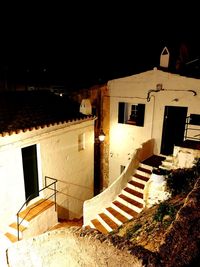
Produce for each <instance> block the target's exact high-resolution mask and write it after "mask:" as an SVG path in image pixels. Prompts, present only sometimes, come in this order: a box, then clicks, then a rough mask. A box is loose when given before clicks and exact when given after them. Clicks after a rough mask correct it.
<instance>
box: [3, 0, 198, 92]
mask: <svg viewBox="0 0 200 267" xmlns="http://www.w3.org/2000/svg"><path fill="white" fill-rule="evenodd" d="M63 2H64V1H63ZM129 2H130V1H129ZM196 10H198V9H197V8H195V7H194V6H193V7H191V9H190V7H188V5H187V6H184V5H183V4H180V5H177V7H175V6H174V4H173V5H172V4H170V3H167V2H165V4H163V6H158V4H156V3H155V4H154V3H151V4H149V3H148V5H147V4H146V3H145V2H144V1H143V2H141V4H140V6H139V5H138V6H134V3H129V4H125V3H124V2H123V4H120V3H119V4H116V3H115V5H114V6H111V5H108V4H104V3H103V2H102V1H95V3H93V4H92V3H88V4H87V3H82V2H81V3H78V2H74V3H73V5H69V4H67V2H66V3H62V4H61V3H60V4H59V3H58V2H56V4H55V3H52V5H51V6H50V3H48V5H45V4H43V5H37V6H36V5H31V4H30V3H29V4H23V5H21V7H19V5H16V6H12V9H11V8H10V7H5V8H2V9H1V21H0V22H1V23H0V30H1V42H0V75H1V77H0V78H1V79H4V78H5V76H6V77H7V79H9V80H12V81H28V82H29V83H30V84H31V83H34V82H40V81H43V82H46V81H49V82H50V83H55V84H56V83H57V84H59V83H60V84H63V85H65V86H66V87H67V88H76V87H87V86H91V85H94V84H98V83H104V82H106V81H107V80H110V79H113V78H118V77H124V76H128V75H133V74H135V73H139V72H142V71H145V70H149V69H152V68H153V67H155V66H159V60H160V53H161V51H162V49H163V48H164V46H167V47H168V49H169V50H170V53H171V55H172V57H173V58H174V60H176V59H177V57H178V54H179V49H180V44H181V43H182V42H185V43H186V44H187V46H188V50H189V59H188V60H193V59H196V58H198V57H199V53H200V45H199V41H198V39H199V31H200V30H199V28H200V27H199V26H200V23H199V21H198V16H196V15H195V12H196Z"/></svg>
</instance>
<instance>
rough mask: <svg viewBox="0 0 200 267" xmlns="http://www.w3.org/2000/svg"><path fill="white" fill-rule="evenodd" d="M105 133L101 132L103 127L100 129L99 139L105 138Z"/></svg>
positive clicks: (101, 140)
mask: <svg viewBox="0 0 200 267" xmlns="http://www.w3.org/2000/svg"><path fill="white" fill-rule="evenodd" d="M105 137H106V135H105V133H104V132H103V129H101V131H100V133H99V141H100V142H103V141H104V140H105Z"/></svg>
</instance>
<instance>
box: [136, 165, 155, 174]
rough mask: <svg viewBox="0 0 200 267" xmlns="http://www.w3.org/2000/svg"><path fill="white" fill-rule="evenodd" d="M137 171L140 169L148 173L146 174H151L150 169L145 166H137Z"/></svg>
mask: <svg viewBox="0 0 200 267" xmlns="http://www.w3.org/2000/svg"><path fill="white" fill-rule="evenodd" d="M137 170H138V171H141V172H145V173H148V174H151V173H152V171H151V170H149V169H147V168H143V167H138V168H137Z"/></svg>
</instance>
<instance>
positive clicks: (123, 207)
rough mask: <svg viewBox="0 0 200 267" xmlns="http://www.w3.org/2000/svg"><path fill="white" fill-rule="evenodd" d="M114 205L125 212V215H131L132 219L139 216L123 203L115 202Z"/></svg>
mask: <svg viewBox="0 0 200 267" xmlns="http://www.w3.org/2000/svg"><path fill="white" fill-rule="evenodd" d="M113 204H114V205H115V206H117V207H118V208H120V209H121V210H123V211H124V212H125V213H127V214H129V215H131V216H132V217H136V216H137V215H138V212H136V211H135V210H132V209H130V208H129V207H127V206H125V205H124V204H123V203H121V202H119V201H117V200H115V201H113Z"/></svg>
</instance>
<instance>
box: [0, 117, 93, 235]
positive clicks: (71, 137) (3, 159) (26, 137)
mask: <svg viewBox="0 0 200 267" xmlns="http://www.w3.org/2000/svg"><path fill="white" fill-rule="evenodd" d="M80 134H84V140H85V146H84V147H83V149H82V150H79V149H78V136H79V135H80ZM34 144H37V146H38V149H37V151H38V153H40V155H38V158H39V162H38V168H39V176H41V180H39V185H40V188H41V187H42V186H44V177H45V176H46V175H47V176H50V177H54V178H56V179H58V180H59V182H58V188H57V189H58V190H59V191H60V192H62V193H58V196H57V200H58V205H59V206H60V208H59V212H60V215H61V217H63V218H67V217H76V218H79V217H81V216H82V208H83V207H82V206H83V201H84V200H86V199H89V198H91V197H92V196H93V165H94V164H93V157H94V153H93V147H94V121H93V120H87V121H82V122H80V123H76V124H73V123H71V124H70V123H68V124H61V125H56V126H51V127H45V128H41V129H38V130H32V131H27V132H25V133H19V134H13V135H11V136H9V135H7V136H4V137H0V178H1V186H0V201H1V210H0V218H1V220H0V232H5V231H6V229H7V226H8V225H9V224H10V223H11V222H13V220H14V219H15V215H16V213H17V211H18V210H19V209H20V207H21V206H22V204H23V203H24V201H25V189H24V176H23V166H22V155H21V148H22V147H26V146H30V145H34Z"/></svg>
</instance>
